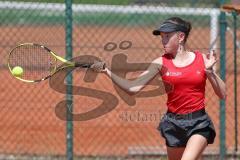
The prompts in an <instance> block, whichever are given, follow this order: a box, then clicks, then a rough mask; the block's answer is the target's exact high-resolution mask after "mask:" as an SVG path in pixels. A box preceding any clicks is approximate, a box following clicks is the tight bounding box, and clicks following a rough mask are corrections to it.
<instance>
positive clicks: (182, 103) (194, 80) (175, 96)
mask: <svg viewBox="0 0 240 160" xmlns="http://www.w3.org/2000/svg"><path fill="white" fill-rule="evenodd" d="M194 53H195V59H194V61H193V62H192V63H191V64H189V65H187V66H185V67H176V66H175V65H174V64H173V62H172V58H171V57H170V56H169V55H168V54H165V55H163V56H162V60H163V61H162V62H163V67H166V69H167V70H166V72H164V73H163V71H162V70H161V73H162V79H163V81H165V82H168V83H170V84H171V85H173V90H172V91H171V92H169V93H168V100H167V106H168V111H170V112H173V113H178V114H186V113H191V112H194V111H197V110H200V109H203V108H204V107H205V104H204V98H205V85H206V74H205V70H204V69H205V65H204V60H203V56H202V54H201V53H200V52H194Z"/></svg>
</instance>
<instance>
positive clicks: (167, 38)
mask: <svg viewBox="0 0 240 160" xmlns="http://www.w3.org/2000/svg"><path fill="white" fill-rule="evenodd" d="M161 38H162V44H163V48H164V51H165V53H167V54H176V53H177V50H178V47H179V38H178V32H169V33H161Z"/></svg>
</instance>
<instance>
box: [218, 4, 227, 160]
mask: <svg viewBox="0 0 240 160" xmlns="http://www.w3.org/2000/svg"><path fill="white" fill-rule="evenodd" d="M220 4H221V5H223V4H224V0H220ZM226 28H227V22H226V13H225V12H221V13H220V77H221V79H222V80H223V81H225V80H226ZM219 138H220V149H219V150H220V159H221V160H224V159H225V157H226V103H225V101H224V100H220V137H219Z"/></svg>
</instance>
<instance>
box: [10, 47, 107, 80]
mask: <svg viewBox="0 0 240 160" xmlns="http://www.w3.org/2000/svg"><path fill="white" fill-rule="evenodd" d="M59 62H60V64H59ZM93 64H94V63H82V62H71V61H68V60H66V59H64V58H62V57H60V56H58V55H57V54H56V53H54V52H53V51H51V50H50V49H49V48H47V47H45V46H43V45H40V44H35V43H24V44H20V45H18V46H16V47H15V48H13V49H12V50H11V51H10V53H9V56H8V68H9V70H10V72H11V74H12V75H13V76H14V77H15V78H17V79H18V80H21V81H23V82H28V83H34V82H41V81H44V80H46V79H48V78H50V77H51V76H53V75H54V74H55V73H57V72H59V71H61V70H63V69H64V68H66V67H81V68H91V66H92V65H93ZM94 65H96V64H94ZM97 65H99V66H98V67H99V68H103V69H104V68H105V63H104V62H97ZM16 66H19V67H21V68H22V69H23V73H22V74H21V76H16V75H15V74H13V68H14V67H16Z"/></svg>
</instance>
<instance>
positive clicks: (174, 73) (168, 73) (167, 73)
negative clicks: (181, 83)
mask: <svg viewBox="0 0 240 160" xmlns="http://www.w3.org/2000/svg"><path fill="white" fill-rule="evenodd" d="M165 75H166V76H172V77H177V76H181V75H182V72H166V73H165Z"/></svg>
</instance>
